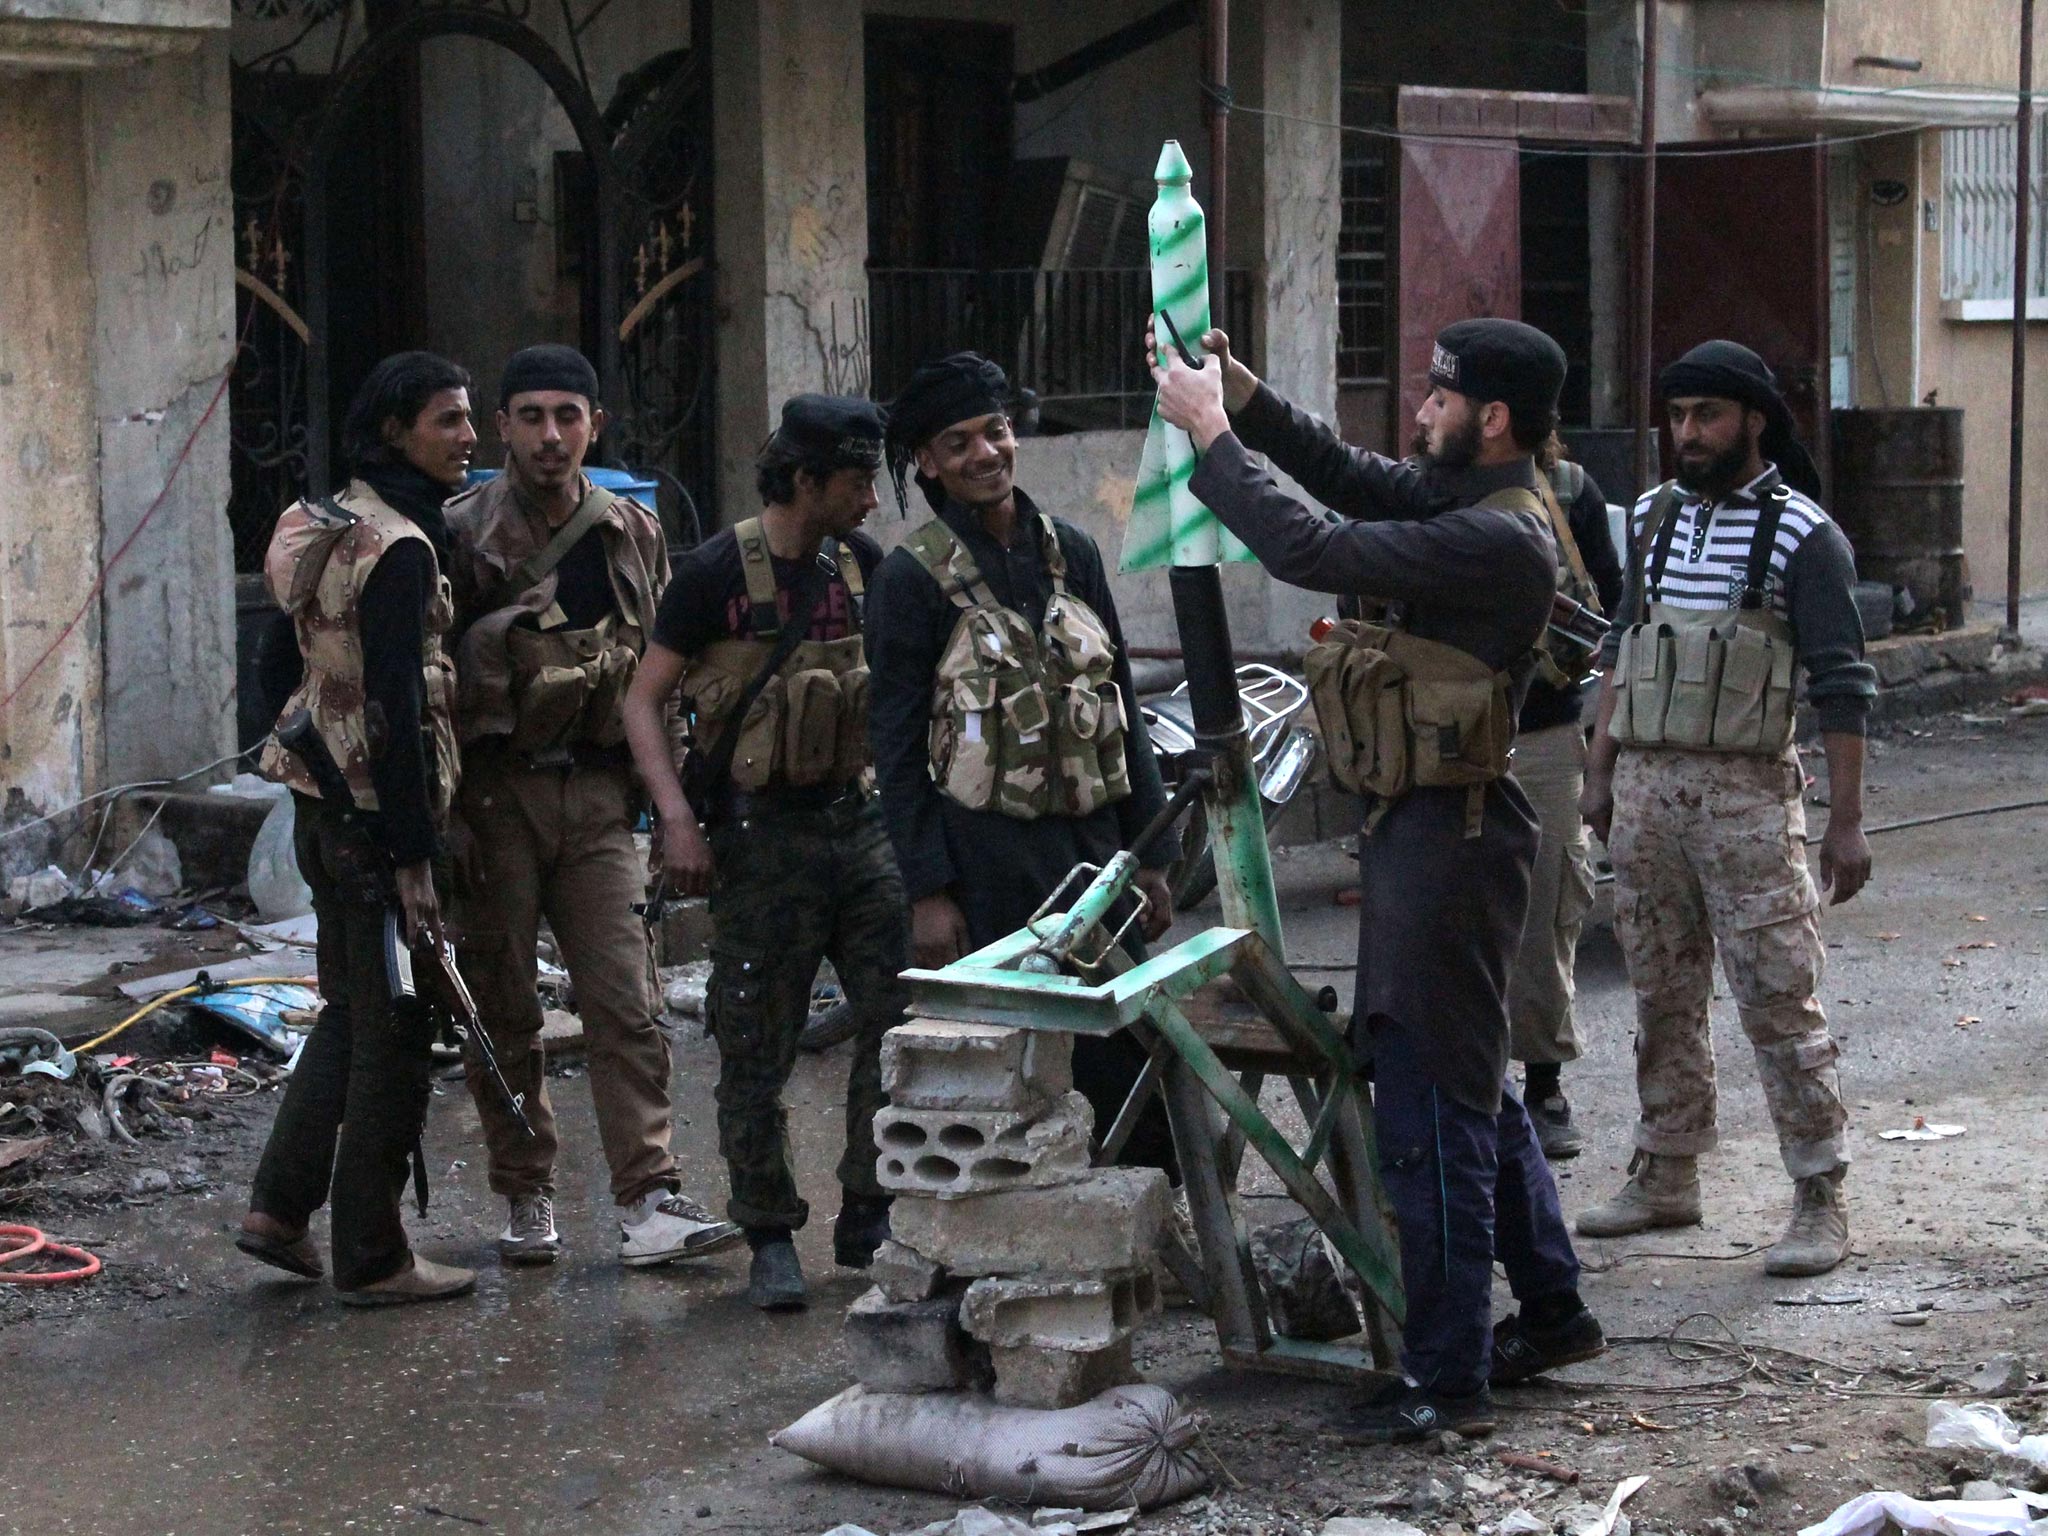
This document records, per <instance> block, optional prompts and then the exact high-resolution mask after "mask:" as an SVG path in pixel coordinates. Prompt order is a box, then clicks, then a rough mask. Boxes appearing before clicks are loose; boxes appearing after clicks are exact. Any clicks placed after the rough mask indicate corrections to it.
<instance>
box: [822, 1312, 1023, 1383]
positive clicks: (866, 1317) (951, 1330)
mask: <svg viewBox="0 0 2048 1536" xmlns="http://www.w3.org/2000/svg"><path fill="white" fill-rule="evenodd" d="M846 1351H847V1354H848V1355H849V1356H851V1357H852V1360H853V1374H854V1377H855V1379H857V1380H858V1381H859V1382H860V1384H861V1385H862V1386H863V1387H865V1388H867V1389H868V1390H869V1391H870V1392H950V1391H954V1390H956V1389H959V1388H965V1387H977V1386H981V1385H983V1384H985V1383H986V1382H987V1380H988V1375H989V1367H988V1362H987V1358H986V1354H985V1352H984V1351H983V1349H982V1348H981V1346H980V1345H979V1344H978V1343H976V1342H975V1341H974V1340H973V1339H970V1338H969V1337H968V1336H967V1332H966V1330H965V1329H963V1328H962V1327H961V1326H960V1303H959V1300H958V1299H957V1298H955V1297H950V1296H948V1297H941V1298H938V1299H936V1300H931V1301H910V1302H900V1301H891V1300H889V1298H888V1297H887V1296H885V1295H884V1294H883V1293H882V1291H881V1290H880V1288H876V1289H873V1290H870V1291H868V1292H866V1293H865V1294H863V1295H862V1296H861V1298H860V1300H858V1301H856V1302H855V1303H854V1304H853V1305H852V1306H851V1307H849V1308H848V1309H847V1312H846Z"/></svg>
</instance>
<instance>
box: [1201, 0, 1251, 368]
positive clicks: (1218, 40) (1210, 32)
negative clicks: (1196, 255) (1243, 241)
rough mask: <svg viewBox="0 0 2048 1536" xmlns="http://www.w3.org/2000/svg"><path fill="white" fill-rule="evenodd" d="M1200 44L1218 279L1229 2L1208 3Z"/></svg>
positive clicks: (1222, 265)
mask: <svg viewBox="0 0 2048 1536" xmlns="http://www.w3.org/2000/svg"><path fill="white" fill-rule="evenodd" d="M1202 44H1203V49H1202V51H1203V53H1204V55H1205V59H1206V67H1205V69H1204V73H1205V74H1206V75H1207V77H1208V78H1207V79H1206V80H1205V81H1204V82H1203V90H1202V97H1203V99H1202V106H1203V110H1204V111H1205V112H1206V113H1207V114H1208V118H1209V206H1208V209H1207V210H1206V214H1205V216H1206V218H1207V219H1208V229H1209V270H1210V271H1211V272H1213V273H1216V274H1217V275H1218V277H1219V278H1220V277H1223V276H1224V275H1225V274H1227V273H1228V271H1229V270H1230V268H1229V262H1228V260H1227V259H1226V251H1225V249H1224V241H1223V231H1224V227H1225V225H1226V224H1227V223H1228V221H1229V218H1230V159H1229V153H1228V151H1229V148H1230V0H1209V5H1208V9H1207V11H1206V12H1205V13H1204V15H1203V18H1202ZM1211 323H1212V324H1213V323H1214V322H1213V321H1212V322H1211ZM1249 339H1250V338H1249V337H1247V338H1245V340H1249ZM1241 355H1242V354H1241Z"/></svg>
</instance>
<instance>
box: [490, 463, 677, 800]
mask: <svg viewBox="0 0 2048 1536" xmlns="http://www.w3.org/2000/svg"><path fill="white" fill-rule="evenodd" d="M614 499H615V498H614V497H613V496H612V493H611V492H609V491H607V490H605V489H604V488H603V487H602V486H592V487H591V488H590V491H589V493H588V494H587V495H586V497H585V498H584V501H583V503H582V504H581V505H580V506H578V508H577V509H576V515H575V516H574V517H573V518H572V519H571V520H570V522H568V523H566V524H564V525H563V526H562V528H561V529H560V530H558V531H557V532H556V534H555V536H554V537H553V538H551V539H550V540H549V541H548V544H547V545H546V547H545V548H543V549H541V550H540V551H538V552H537V553H536V554H535V555H534V556H532V557H531V558H530V559H528V560H526V561H524V562H522V563H521V564H520V565H519V566H517V567H516V568H515V569H514V570H513V572H512V577H511V585H512V587H513V589H514V590H516V591H523V590H526V589H528V588H531V587H533V586H535V585H536V584H538V583H539V582H540V581H541V580H542V579H544V578H545V577H546V576H547V575H548V574H549V573H550V572H551V571H553V570H555V569H556V567H557V566H559V565H560V564H561V562H562V560H563V558H564V557H565V556H566V555H567V554H568V552H569V550H570V549H571V548H573V547H574V546H575V544H576V543H577V542H578V541H580V540H581V539H583V538H584V537H585V536H587V535H588V534H589V533H590V532H591V530H592V529H594V528H595V527H596V526H597V523H598V520H599V519H600V518H601V517H602V516H603V514H604V512H605V511H606V509H607V508H609V507H610V506H611V505H612V502H613V501H614ZM599 537H600V538H601V537H603V535H602V534H600V535H599ZM623 542H624V544H625V547H626V548H627V549H628V550H630V549H631V548H632V541H631V540H630V539H629V540H625V541H623ZM634 558H636V559H637V558H638V557H637V556H635V557H634ZM606 569H607V572H609V570H610V561H609V555H608V556H607V562H606ZM650 585H651V584H650ZM613 597H614V601H615V602H616V599H617V588H616V584H614V590H613ZM566 624H567V618H566V616H565V615H564V614H563V612H562V610H561V607H560V605H559V604H553V603H551V604H549V606H548V607H547V608H546V609H545V610H544V611H543V612H541V613H540V614H539V615H537V616H536V617H535V618H534V619H533V620H532V621H530V622H521V623H515V624H513V625H512V626H511V627H510V628H508V629H507V630H506V631H505V661H506V667H507V670H508V671H509V673H510V676H511V691H512V702H513V708H514V710H515V712H516V717H517V723H516V724H515V725H514V727H513V730H512V746H513V747H514V749H516V750H517V751H519V752H521V753H524V754H525V755H526V756H527V757H529V758H530V759H534V760H537V761H546V760H548V759H552V758H559V757H566V756H567V755H568V753H569V751H570V749H571V748H573V747H576V746H586V745H587V746H594V747H612V746H617V745H618V744H619V743H620V742H622V741H624V740H625V739H626V718H625V711H624V710H623V708H622V707H621V706H622V705H623V704H624V702H625V697H626V689H627V688H628V687H629V686H630V685H631V683H632V681H633V674H634V673H635V672H636V671H638V670H639V666H640V656H641V653H642V652H643V651H645V650H646V649H647V636H648V634H649V633H650V632H651V631H652V628H653V616H652V615H651V614H634V615H631V616H627V615H625V614H623V613H621V612H619V611H617V610H616V609H615V610H614V611H613V612H611V613H609V614H607V615H605V617H604V618H603V619H601V620H599V621H598V622H597V623H596V624H593V625H591V626H590V627H589V628H587V629H569V628H566V627H565V625H566Z"/></svg>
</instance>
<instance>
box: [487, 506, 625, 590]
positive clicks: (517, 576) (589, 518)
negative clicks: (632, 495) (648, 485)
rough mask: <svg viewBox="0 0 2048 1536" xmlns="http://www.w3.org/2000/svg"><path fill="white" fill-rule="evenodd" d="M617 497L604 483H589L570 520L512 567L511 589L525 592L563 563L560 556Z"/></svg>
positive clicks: (594, 525)
mask: <svg viewBox="0 0 2048 1536" xmlns="http://www.w3.org/2000/svg"><path fill="white" fill-rule="evenodd" d="M617 499H618V498H617V497H615V496H613V495H612V493H611V492H610V491H608V490H606V489H605V488H604V487H603V486H601V485H593V486H591V488H590V489H589V491H587V492H586V493H585V494H584V497H583V500H582V501H581V502H580V503H578V504H577V507H576V511H575V513H574V514H573V515H572V516H571V517H570V519H569V521H567V522H566V523H564V524H562V526H561V527H559V528H557V529H556V530H555V536H554V537H553V538H551V539H549V540H548V541H547V544H546V545H545V546H544V547H543V548H542V549H541V550H540V552H539V553H538V554H532V555H528V556H527V557H526V558H525V559H524V560H522V561H520V562H519V564H517V565H515V566H514V567H513V568H512V587H513V590H514V591H517V592H524V591H525V590H526V589H527V588H529V587H531V586H533V585H535V584H536V583H538V582H540V581H541V580H543V579H544V578H545V577H546V576H547V575H548V573H549V572H550V571H552V570H554V568H555V567H556V566H558V565H560V564H561V563H562V559H563V557H564V556H566V555H567V554H568V553H569V551H570V550H572V549H574V548H575V547H576V541H577V540H578V539H580V538H582V537H583V535H585V534H586V533H588V532H590V530H591V529H592V528H594V527H596V526H597V520H598V519H599V518H600V517H603V516H604V514H605V512H606V511H607V509H609V508H610V506H611V504H612V503H613V502H614V501H616V500H617Z"/></svg>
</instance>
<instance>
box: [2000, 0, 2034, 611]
mask: <svg viewBox="0 0 2048 1536" xmlns="http://www.w3.org/2000/svg"><path fill="white" fill-rule="evenodd" d="M2014 148H2015V150H2016V151H2017V153H2016V154H2015V155H2014V157H2013V158H2014V162H2015V163H2014V176H2013V180H2014V187H2013V219H2012V245H2013V254H2012V406H2011V414H2012V422H2011V427H2012V446H2011V455H2012V457H2011V462H2010V464H2009V465H2008V468H2007V475H2008V478H2007V481H2006V488H2005V497H2006V501H2005V628H2006V632H2007V634H2008V635H2009V636H2012V637H2014V638H2017V637H2018V635H2019V632H2020V544H2021V540H2020V517H2021V513H2020V504H2021V499H2022V497H2023V496H2024V494H2025V488H2026V486H2025V482H2026V458H2025V451H2026V443H2027V288H2028V286H2029V284H2028V280H2027V279H2028V272H2027V257H2028V255H2029V254H2030V252H2029V250H2028V245H2029V242H2030V240H2031V238H2032V233H2031V230H2030V228H2029V225H2030V223H2031V219H2030V217H2029V216H2030V214H2031V212H2032V208H2031V206H2030V205H2031V204H2032V201H2033V198H2032V196H2031V193H2032V191H2033V180H2034V0H2020V118H2019V143H2018V144H2017V145H2015V146H2014Z"/></svg>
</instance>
